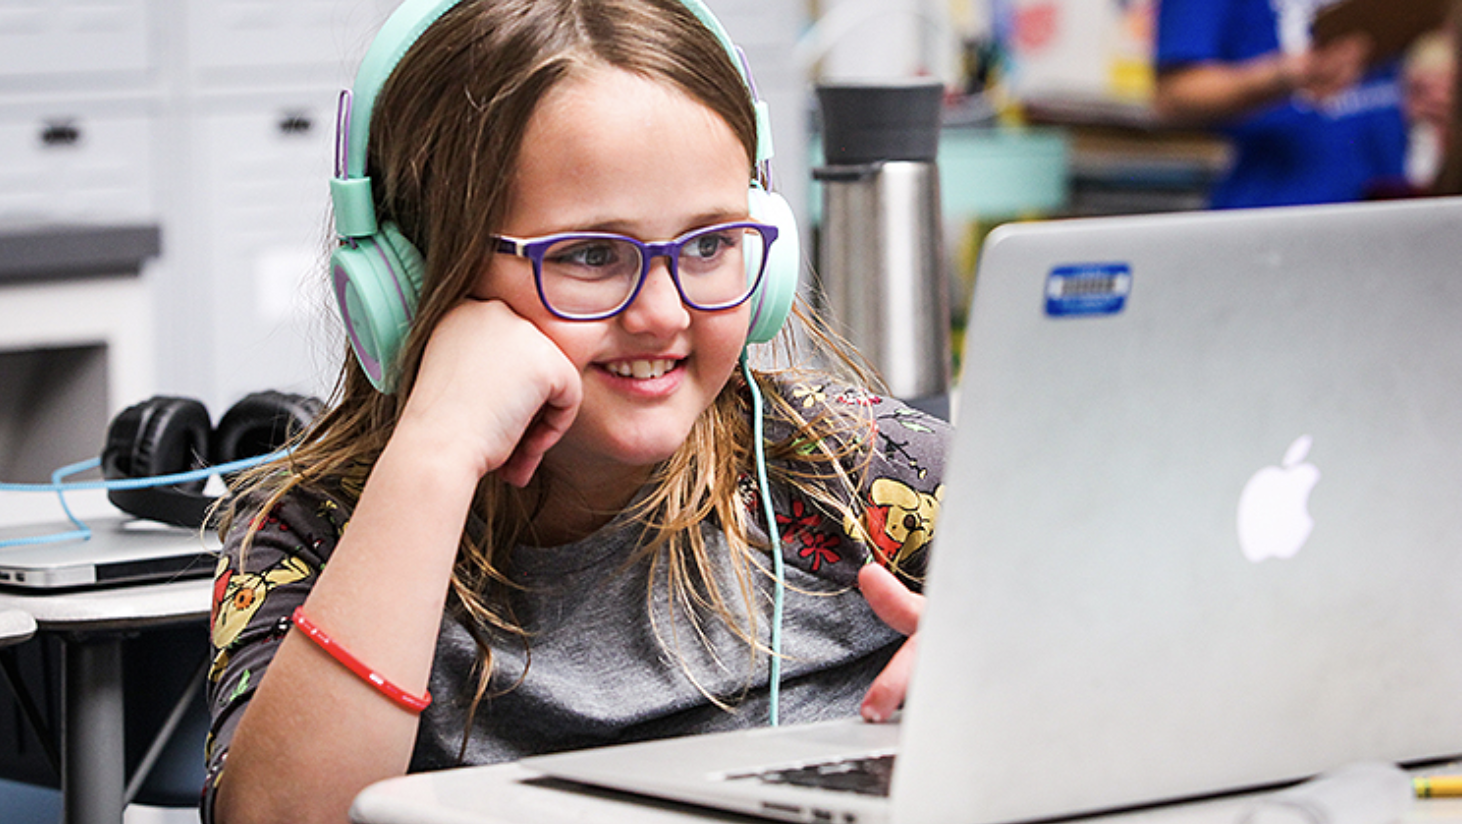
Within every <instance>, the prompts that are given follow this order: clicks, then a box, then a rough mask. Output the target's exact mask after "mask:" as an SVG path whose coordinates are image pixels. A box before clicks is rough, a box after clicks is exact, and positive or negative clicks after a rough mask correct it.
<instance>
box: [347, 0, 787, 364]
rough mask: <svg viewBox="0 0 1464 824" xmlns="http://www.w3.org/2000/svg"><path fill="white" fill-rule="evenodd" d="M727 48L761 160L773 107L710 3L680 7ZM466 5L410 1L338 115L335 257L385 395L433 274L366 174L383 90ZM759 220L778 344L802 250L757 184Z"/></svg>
mask: <svg viewBox="0 0 1464 824" xmlns="http://www.w3.org/2000/svg"><path fill="white" fill-rule="evenodd" d="M681 1H682V3H683V5H685V6H686V7H687V8H688V9H690V10H691V12H692V13H693V14H695V15H696V16H697V18H698V19H699V20H701V21H702V23H703V24H704V25H705V26H706V27H707V28H708V29H709V30H710V31H711V32H712V33H713V34H714V35H715V36H716V38H717V40H718V41H719V42H720V43H721V44H722V46H723V48H724V49H726V51H727V53H728V55H729V56H730V57H731V59H732V63H733V65H734V66H736V67H737V69H738V71H739V72H740V73H741V75H742V79H743V82H744V83H745V84H746V86H747V89H748V93H749V94H750V95H751V96H752V98H753V106H754V108H755V110H756V113H757V157H756V158H755V160H756V162H757V163H758V164H759V165H761V164H764V163H766V162H767V161H768V160H769V159H771V158H772V155H773V146H772V132H771V129H770V128H769V122H768V121H769V118H768V107H767V104H766V103H765V102H763V101H762V100H761V99H759V98H758V97H757V91H756V88H755V87H754V85H753V83H752V78H751V76H750V74H749V73H748V70H747V66H746V65H745V62H744V59H743V56H742V53H741V50H740V49H738V48H737V46H736V45H735V44H733V43H732V41H731V39H730V38H729V37H728V35H727V32H726V30H725V29H724V28H723V27H722V24H721V22H720V21H718V20H717V18H716V17H715V16H714V15H713V14H712V12H711V10H710V9H708V8H707V7H706V6H705V5H704V4H703V3H702V2H701V0H681ZM458 2H459V0H406V2H404V3H403V4H402V5H401V6H399V7H398V8H397V10H396V11H395V12H393V13H392V15H391V17H390V18H388V19H387V21H386V23H385V24H384V25H382V27H381V31H380V32H379V33H378V34H377V35H376V39H375V40H374V41H373V42H372V44H371V47H370V49H368V50H367V52H366V56H365V58H363V59H362V61H361V67H360V69H359V70H358V72H357V74H356V84H355V87H354V89H352V90H348V91H344V92H342V93H341V98H340V108H339V110H338V111H337V118H336V174H335V177H334V178H333V179H332V180H331V182H330V191H331V201H332V203H333V204H334V207H335V224H336V234H337V235H338V236H339V238H340V241H341V244H340V246H339V247H338V248H337V249H336V251H335V253H334V254H332V255H331V277H332V280H333V281H334V284H335V293H336V300H337V303H338V304H339V307H340V312H341V317H342V319H343V320H344V321H345V323H346V331H347V334H348V335H349V336H350V340H351V347H352V348H353V349H354V350H355V352H356V357H357V359H358V360H359V361H360V363H361V367H362V368H363V369H364V370H365V372H366V375H367V376H368V377H369V378H370V379H371V383H372V384H373V385H374V386H375V387H376V388H377V389H379V390H381V391H383V392H390V391H393V389H394V388H395V385H396V374H395V372H396V370H395V368H394V365H393V364H394V361H395V360H396V356H397V354H398V353H399V352H400V351H401V347H402V344H403V342H404V341H405V340H406V336H407V330H408V329H409V328H410V326H411V323H412V317H413V315H414V314H415V312H416V308H417V297H418V295H419V294H420V293H421V290H422V273H423V270H424V268H425V265H424V263H423V259H422V255H421V253H420V252H418V251H417V249H416V248H415V247H414V246H413V245H412V243H411V241H410V240H408V239H407V238H406V237H405V236H404V235H403V234H402V233H401V231H400V230H399V229H398V228H397V227H396V226H395V225H393V224H392V223H389V222H388V223H378V221H377V219H376V207H375V204H374V202H373V201H372V197H371V178H369V177H367V176H366V145H367V139H368V132H369V128H370V125H371V110H372V108H373V106H374V105H375V102H376V96H377V94H378V93H379V92H380V91H381V87H382V85H384V84H385V83H386V79H387V78H388V77H389V76H390V75H391V73H392V71H393V70H394V69H395V68H396V65H397V63H399V62H400V61H401V59H402V56H403V55H405V54H406V52H407V50H408V49H409V48H411V46H412V44H413V43H415V42H416V41H417V38H418V37H420V36H421V35H422V33H423V32H424V31H426V30H427V28H428V27H429V26H431V25H432V24H433V23H435V22H436V21H437V20H438V18H440V17H442V15H443V14H445V13H446V12H447V11H448V10H449V9H451V8H452V7H453V6H455V5H457V4H458ZM748 210H749V212H750V213H751V215H752V219H753V220H755V221H758V222H761V223H768V224H772V225H773V226H776V227H777V228H778V240H777V242H776V243H775V244H773V245H772V247H771V248H770V250H769V258H768V261H767V264H766V269H765V271H764V273H763V278H762V282H761V283H760V284H759V285H758V288H757V291H755V292H754V293H753V295H752V297H751V298H749V304H750V305H751V306H752V322H751V325H750V326H749V328H748V331H747V342H748V343H765V342H767V341H769V340H772V339H773V336H775V335H776V334H777V333H778V330H779V329H780V328H781V327H782V325H783V321H784V320H786V319H787V317H788V313H789V312H790V310H791V309H792V306H793V297H794V295H795V294H796V293H797V291H798V272H799V268H800V249H799V241H798V226H797V223H796V221H795V220H794V217H793V210H792V208H790V207H789V205H788V203H787V201H786V200H784V199H783V198H782V196H780V195H778V194H776V193H773V192H769V191H767V190H766V189H764V188H762V187H761V186H760V185H758V184H756V183H754V184H753V185H752V186H751V187H750V188H749V189H748Z"/></svg>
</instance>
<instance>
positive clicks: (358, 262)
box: [330, 223, 426, 392]
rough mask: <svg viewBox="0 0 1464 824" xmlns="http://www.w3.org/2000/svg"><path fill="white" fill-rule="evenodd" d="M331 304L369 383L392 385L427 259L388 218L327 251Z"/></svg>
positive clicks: (384, 387)
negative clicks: (373, 230) (377, 228)
mask: <svg viewBox="0 0 1464 824" xmlns="http://www.w3.org/2000/svg"><path fill="white" fill-rule="evenodd" d="M330 262H331V279H332V280H333V281H334V283H335V293H336V303H337V305H338V306H339V308H340V312H341V318H342V319H343V320H344V321H345V323H346V334H347V336H348V337H349V338H350V341H351V348H352V349H353V350H355V352H356V358H357V360H359V361H360V362H361V368H362V369H363V370H365V372H366V376H367V377H368V378H370V379H371V384H372V385H373V386H375V387H376V388H377V389H379V390H381V391H383V392H390V391H392V389H394V388H395V384H396V375H395V374H394V370H393V361H394V360H395V359H396V356H397V354H398V353H399V352H400V351H401V348H402V343H403V342H404V341H405V340H406V337H407V330H408V328H410V326H411V323H412V316H413V315H414V314H415V313H416V310H417V296H418V295H419V294H420V293H421V290H422V275H423V271H424V270H425V269H426V264H425V263H424V261H423V260H422V254H421V253H420V252H418V251H417V248H416V247H415V246H413V245H412V243H411V241H409V240H407V238H406V236H404V235H403V234H402V233H401V231H400V230H398V229H397V228H396V226H395V225H393V224H391V223H387V224H384V225H383V226H382V227H381V230H380V231H379V232H377V233H376V234H374V235H371V236H370V237H364V238H356V239H355V241H354V242H353V243H351V244H346V245H342V246H341V247H339V248H337V249H336V250H335V252H334V253H333V254H332V255H331V259H330Z"/></svg>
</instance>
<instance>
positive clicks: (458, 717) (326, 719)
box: [204, 0, 947, 824]
mask: <svg viewBox="0 0 1464 824" xmlns="http://www.w3.org/2000/svg"><path fill="white" fill-rule="evenodd" d="M413 2H416V0H413ZM419 5H421V4H420V3H419ZM447 5H449V6H451V7H450V8H448V9H447V10H446V11H445V12H444V13H442V15H441V17H440V18H436V19H435V22H433V21H430V20H429V21H423V22H422V26H421V27H422V28H423V30H422V32H421V34H420V36H417V37H416V38H415V39H414V41H413V43H412V44H411V46H410V48H407V49H405V50H404V54H403V55H401V56H400V59H399V61H397V62H396V63H395V65H394V66H392V67H390V68H389V69H388V72H389V75H388V76H387V77H386V79H385V81H384V83H383V84H382V86H381V88H380V92H379V94H378V95H376V96H375V99H374V107H373V108H374V111H372V112H371V113H370V115H369V116H370V120H371V123H370V127H371V128H370V139H369V142H367V144H366V146H367V148H366V149H365V151H364V160H363V161H362V162H361V165H363V166H364V168H365V171H367V172H369V174H370V181H371V182H370V184H369V185H370V187H371V189H370V193H371V201H370V206H371V207H373V208H374V213H375V217H376V218H377V219H378V220H379V221H380V222H381V224H382V226H383V227H387V226H389V227H390V228H389V229H383V230H382V232H384V234H383V235H382V237H383V238H384V240H383V242H385V243H387V244H388V245H390V246H391V248H392V254H393V255H397V256H399V257H404V258H410V257H411V256H412V255H413V254H415V253H414V252H413V251H412V249H413V248H414V249H415V250H417V251H418V252H420V253H421V255H422V259H421V261H420V262H419V264H416V265H419V266H420V272H416V271H413V274H412V276H411V278H409V279H408V280H407V283H408V284H409V285H408V286H407V287H406V288H405V290H404V291H405V292H407V293H410V292H412V291H413V290H414V289H416V288H418V285H417V284H415V283H413V282H412V279H414V278H417V277H420V281H421V282H420V294H419V295H415V298H416V308H415V314H414V315H413V316H412V317H411V321H410V327H409V330H408V332H407V334H406V338H405V340H404V342H403V343H402V345H401V349H400V353H399V354H394V355H393V354H392V353H391V352H390V348H389V347H388V348H386V349H385V350H380V351H378V350H376V349H373V348H372V345H373V344H372V342H371V340H367V341H366V343H364V344H363V343H362V339H364V338H371V336H372V334H373V333H371V332H370V331H369V330H366V331H362V329H360V328H358V327H356V326H353V327H352V329H353V332H352V334H353V335H354V336H355V337H356V338H357V343H358V348H360V349H361V350H362V357H360V358H359V359H358V358H356V357H348V358H347V361H346V363H345V366H344V368H343V370H342V375H341V379H340V389H339V390H338V397H337V402H336V403H334V404H333V405H332V407H331V409H330V410H329V412H328V413H327V414H325V416H324V417H323V418H322V419H321V420H320V421H319V422H318V424H317V425H316V426H315V428H314V429H313V431H311V432H309V433H307V434H306V435H305V436H304V438H303V439H302V441H301V443H300V444H299V447H298V449H297V450H296V451H295V452H294V453H293V454H292V455H291V457H290V458H288V459H286V461H285V462H283V463H281V464H280V465H277V466H274V467H266V468H265V469H263V470H261V471H259V472H257V473H255V474H254V476H253V477H252V478H251V479H250V480H249V481H248V482H247V483H246V484H245V486H244V487H243V488H242V489H241V490H239V492H238V494H236V496H235V497H234V498H233V499H232V501H231V505H230V510H229V511H228V512H226V513H225V518H224V521H223V526H222V532H223V535H224V538H225V544H226V547H225V553H224V557H223V558H222V560H221V562H220V566H219V572H218V576H217V579H216V600H215V613H214V626H213V645H214V653H215V660H214V668H213V671H212V673H211V677H210V691H209V696H210V704H211V707H212V712H213V718H214V720H213V726H212V734H211V737H210V742H209V750H208V759H209V772H208V784H207V787H206V790H205V800H204V818H205V820H206V821H208V820H217V821H220V822H228V824H237V822H243V821H254V820H261V821H279V820H289V821H325V820H333V821H340V820H343V819H344V817H345V813H346V809H347V807H348V806H349V804H350V801H351V799H352V797H353V796H354V795H355V794H356V793H357V792H358V791H359V790H360V789H361V788H362V787H364V786H365V785H366V784H368V783H370V782H372V781H375V780H379V779H382V778H386V777H389V776H392V775H399V774H401V773H403V772H405V771H408V770H424V769H433V768H440V767H446V766H451V765H457V764H468V763H490V762H494V761H501V760H506V759H512V758H517V757H519V756H523V755H527V754H530V753H538V752H546V751H552V750H557V749H565V748H572V747H583V746H591V745H597V744H605V743H611V742H621V741H629V740H634V739H640V738H649V737H657V736H667V735H675V734H685V733H692V732H702V731H709V730H714V729H722V728H728V727H735V726H747V725H755V724H765V723H768V721H769V720H770V716H771V717H774V718H776V717H778V716H779V715H780V716H781V719H782V720H783V721H785V722H786V721H811V720H816V719H821V718H827V717H833V716H839V715H849V714H852V713H855V712H860V711H862V712H864V714H865V716H866V717H868V718H871V719H883V718H885V717H887V716H888V715H889V714H890V713H891V712H892V711H893V710H894V709H895V707H896V706H897V705H898V703H899V701H900V699H901V697H902V695H903V688H904V682H905V677H906V674H907V673H908V666H909V656H910V653H911V649H910V648H909V647H904V648H902V644H903V642H904V641H905V639H904V637H903V635H904V634H909V633H912V632H913V631H914V625H915V621H916V619H917V617H918V607H919V602H918V596H916V595H914V594H912V593H910V592H909V591H908V590H907V589H906V588H905V587H904V586H903V585H902V584H901V583H900V582H899V581H898V580H897V579H896V577H895V576H894V575H891V574H889V573H888V572H886V571H885V568H886V567H888V568H890V569H892V570H894V571H895V572H896V573H897V574H898V575H901V576H903V577H904V578H905V580H906V582H910V583H913V582H914V581H916V580H917V579H918V575H919V573H920V570H921V569H922V568H923V557H922V553H923V550H924V548H925V546H926V544H927V543H928V541H929V539H930V524H931V522H932V519H933V518H934V515H935V509H936V507H937V505H938V499H939V492H940V487H939V479H940V473H941V457H942V455H943V453H944V445H945V438H946V434H947V430H946V428H945V427H944V425H943V424H941V423H940V422H938V421H935V420H932V419H929V418H927V417H925V416H923V415H921V414H920V413H918V412H914V411H912V410H910V409H908V408H905V407H903V406H901V405H899V404H897V403H894V402H891V401H888V400H885V399H882V398H878V397H875V396H873V395H870V394H868V393H866V392H865V391H863V390H861V389H858V388H848V385H844V384H836V383H835V382H834V380H833V378H831V377H830V376H828V375H826V374H824V373H821V372H820V373H807V374H805V373H802V372H799V371H796V370H794V369H792V368H791V367H789V366H787V365H786V364H785V365H784V366H783V367H782V368H776V369H775V368H773V367H777V366H778V363H779V360H780V359H783V360H787V361H789V362H790V363H791V359H792V356H793V355H794V347H793V344H792V343H791V342H789V341H791V340H792V338H793V337H794V336H792V335H789V334H788V332H786V331H785V332H784V333H782V339H783V340H784V341H785V342H786V343H785V345H784V346H783V347H782V349H781V355H777V354H776V353H768V354H767V355H766V356H765V357H764V358H763V360H765V361H768V363H769V364H770V366H769V369H767V370H765V371H753V370H750V369H744V370H739V369H738V366H739V362H740V360H741V359H742V357H743V350H744V347H745V342H746V340H747V339H748V329H749V325H750V323H752V321H753V311H754V310H753V309H752V307H751V304H752V302H753V300H752V299H751V298H750V295H749V293H750V292H753V291H754V290H755V289H756V288H757V287H758V286H759V285H760V281H761V278H762V277H763V276H764V264H765V262H766V261H765V258H767V257H768V253H769V252H770V251H771V250H772V249H773V248H775V247H776V244H777V243H778V242H780V241H779V237H776V236H775V235H778V234H779V232H780V231H782V232H785V233H786V231H787V230H788V227H782V228H781V229H780V228H779V227H769V226H766V225H763V224H760V223H758V222H757V221H756V220H754V219H753V217H754V216H753V215H750V214H749V206H750V199H751V200H753V201H755V200H756V199H757V198H756V196H755V195H754V196H751V197H750V195H749V182H751V181H752V180H753V178H754V172H753V170H754V165H755V160H756V159H757V158H758V157H759V152H758V139H759V134H758V126H757V115H756V111H755V107H754V104H753V100H752V98H751V96H750V95H749V89H748V85H747V84H746V83H745V82H744V79H743V76H742V75H741V74H739V71H738V68H737V66H735V65H734V62H733V58H732V56H731V55H730V54H729V51H728V49H727V48H726V44H725V42H724V41H723V40H719V39H718V37H717V36H716V35H715V34H714V33H713V32H712V31H711V30H710V29H709V28H708V24H707V23H704V22H703V21H702V20H701V19H699V18H698V17H697V15H696V14H695V13H694V12H693V11H692V10H691V9H689V8H688V7H687V6H685V5H682V4H681V3H679V2H677V1H676V0H465V2H462V3H459V4H456V5H452V4H447ZM388 25H391V24H390V23H389V24H388ZM367 59H368V61H369V60H371V57H370V56H368V58H367ZM364 71H365V69H364V68H363V72H364ZM360 88H361V84H360V82H359V81H358V92H359V90H360ZM360 97H361V95H359V94H358V99H357V100H356V103H355V105H357V106H360V105H362V104H363V101H362V100H361V99H359V98H360ZM367 102H368V103H369V102H370V101H367ZM354 137H360V136H359V135H356V136H354ZM342 188H345V186H344V185H343V186H342ZM346 202H348V201H345V200H343V199H341V198H340V197H338V198H337V201H336V204H337V218H338V221H340V220H341V213H342V212H343V211H350V210H349V209H344V208H343V206H342V204H343V203H346ZM347 217H348V220H347V222H349V216H347ZM338 225H340V224H339V223H338ZM668 239H675V241H676V242H675V243H671V244H668V243H666V241H667V240H668ZM782 240H783V241H787V240H790V238H787V237H783V238H782ZM408 242H409V243H410V247H408V246H407V243H408ZM359 246H360V247H361V248H365V247H366V244H365V243H364V242H362V243H360V244H359ZM342 254H343V253H338V257H340V256H341V255H342ZM409 262H410V261H409ZM407 297H408V298H410V297H413V295H411V294H408V295H407ZM362 300H365V298H359V297H352V298H350V299H348V300H347V301H346V303H347V304H348V307H356V303H359V302H360V301H362ZM353 301H355V302H356V303H353ZM794 320H795V322H796V323H798V324H799V325H800V326H801V327H802V328H803V329H804V330H805V332H806V334H803V335H800V336H799V337H800V338H801V339H804V340H806V341H807V343H806V344H804V345H807V346H810V347H816V349H817V350H818V351H816V352H814V353H813V354H814V355H829V354H832V355H834V356H835V357H832V358H825V359H826V360H828V361H829V362H830V363H833V364H839V363H841V360H840V358H839V357H838V356H839V355H840V353H841V351H842V350H840V349H839V347H837V346H836V345H835V344H833V343H832V342H831V340H830V339H829V338H828V337H827V336H824V335H822V334H821V333H819V331H818V330H817V329H816V328H814V327H813V326H812V325H811V324H810V323H809V322H808V321H807V320H806V319H805V316H804V314H803V313H802V312H795V313H794ZM350 322H351V323H352V324H355V323H356V321H355V320H354V319H352V320H351V321H350ZM388 331H389V330H388ZM372 340H374V338H372ZM383 352H384V353H385V354H384V355H383ZM378 355H381V356H382V357H381V358H380V360H379V361H378V360H377V356H378ZM842 362H843V363H844V364H845V366H849V365H850V364H852V361H850V360H848V359H847V356H845V358H844V361H842ZM830 368H832V367H830ZM840 369H841V370H843V371H844V372H847V373H848V375H849V378H850V379H851V380H854V381H856V383H854V384H852V385H853V386H858V385H862V383H857V381H858V380H859V377H860V376H859V375H858V373H857V370H854V369H853V368H852V366H849V368H847V369H845V368H844V367H843V366H841V367H840ZM750 381H751V382H750ZM378 385H380V386H381V387H383V388H385V389H387V390H388V391H385V392H383V391H379V390H378V388H377V386H378ZM754 389H759V390H760V391H759V392H755V391H754ZM763 396H765V397H766V410H764V411H758V410H757V408H756V406H755V404H758V403H759V398H761V397H763ZM762 425H766V427H767V431H766V432H765V433H762V434H761V435H759V434H758V432H757V429H756V427H759V426H762ZM764 441H765V442H766V443H767V445H768V451H767V460H766V462H765V463H763V462H760V461H759V460H757V458H756V455H755V450H754V447H755V446H758V445H760V444H761V443H762V442H764ZM764 471H765V474H766V477H767V479H768V483H767V484H762V485H760V484H759V483H758V478H759V475H760V474H763V472H764ZM769 506H770V508H771V509H772V510H775V514H774V518H773V519H774V523H775V524H776V528H777V533H773V534H780V535H781V538H780V539H779V538H775V537H770V531H769V529H768V524H767V520H766V519H765V518H764V517H763V516H764V513H766V512H767V511H768V508H769ZM869 559H876V560H878V561H880V562H882V563H879V564H870V565H868V567H867V569H865V570H864V571H861V567H864V566H865V562H866V560H869ZM783 561H786V567H787V568H786V570H784V571H783V573H782V576H783V577H784V578H785V579H786V583H785V584H784V583H780V582H779V581H778V580H777V577H778V575H777V572H778V570H779V569H780V568H781V566H782V562H783ZM856 577H857V578H858V580H859V582H860V583H861V584H862V585H863V587H864V589H865V593H866V595H867V597H868V602H866V600H865V598H864V597H861V594H860V592H859V591H858V590H857V589H855V586H854V585H855V582H856ZM785 596H786V598H785ZM872 606H873V607H874V609H872V608H871V607H872ZM876 611H878V612H879V613H880V614H883V615H884V616H885V617H886V618H888V619H889V621H890V624H891V625H890V626H886V625H885V623H883V622H882V621H881V620H880V618H879V617H878V616H877V614H876ZM296 628H298V631H297V630H296ZM343 664H345V666H343ZM882 671H883V675H881V674H880V673H881V672H882ZM358 673H360V674H364V675H367V676H369V677H365V678H363V677H360V676H359V675H358ZM877 676H878V680H876V677H877ZM871 683H874V687H873V688H869V687H870V685H871ZM867 688H869V689H868V693H867V695H866V689H867Z"/></svg>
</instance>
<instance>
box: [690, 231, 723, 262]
mask: <svg viewBox="0 0 1464 824" xmlns="http://www.w3.org/2000/svg"><path fill="white" fill-rule="evenodd" d="M733 244H734V238H733V237H732V236H731V233H730V232H709V233H707V234H705V235H698V236H696V237H694V238H692V239H691V240H690V241H688V242H687V243H686V245H685V246H683V247H681V254H682V256H683V257H685V258H689V259H692V260H696V261H710V260H715V259H716V258H717V256H719V255H721V254H722V253H723V252H725V251H726V250H728V249H730V248H732V246H733Z"/></svg>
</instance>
